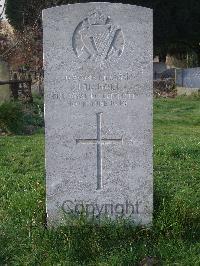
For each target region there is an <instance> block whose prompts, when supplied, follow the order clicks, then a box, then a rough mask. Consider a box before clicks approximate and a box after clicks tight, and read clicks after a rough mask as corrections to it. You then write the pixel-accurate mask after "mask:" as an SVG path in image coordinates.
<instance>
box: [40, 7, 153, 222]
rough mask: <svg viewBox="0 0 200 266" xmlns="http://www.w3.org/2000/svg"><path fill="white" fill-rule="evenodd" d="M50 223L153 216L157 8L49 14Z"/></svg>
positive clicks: (139, 219) (46, 60)
mask: <svg viewBox="0 0 200 266" xmlns="http://www.w3.org/2000/svg"><path fill="white" fill-rule="evenodd" d="M43 26H44V64H45V121H46V184H47V215H48V224H49V225H52V224H54V223H57V222H59V223H60V222H62V220H63V217H64V215H63V214H64V213H65V214H66V213H71V212H75V213H79V212H80V211H82V210H84V211H86V214H88V215H89V216H95V217H98V218H100V219H101V218H102V219H103V218H104V217H105V216H109V217H112V218H114V219H115V218H117V217H121V216H123V217H127V218H130V219H131V220H134V221H135V222H136V223H142V224H147V223H149V222H151V220H152V208H153V202H152V197H153V182H152V83H153V82H152V77H153V74H152V73H153V67H152V65H153V63H152V62H153V55H152V10H150V9H147V8H143V7H138V6H131V5H123V4H111V3H86V4H75V5H66V6H61V7H55V8H51V9H46V10H44V12H43Z"/></svg>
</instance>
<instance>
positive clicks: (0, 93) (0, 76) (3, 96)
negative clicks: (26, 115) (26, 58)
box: [0, 60, 11, 104]
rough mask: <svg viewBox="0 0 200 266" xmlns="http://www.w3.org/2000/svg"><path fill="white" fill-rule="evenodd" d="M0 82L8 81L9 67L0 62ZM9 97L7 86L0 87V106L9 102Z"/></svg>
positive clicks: (9, 92)
mask: <svg viewBox="0 0 200 266" xmlns="http://www.w3.org/2000/svg"><path fill="white" fill-rule="evenodd" d="M0 80H2V81H6V80H9V67H8V64H7V63H6V62H4V61H1V60H0ZM10 97H11V91H10V86H9V85H1V86H0V104H1V103H3V102H5V101H9V100H10Z"/></svg>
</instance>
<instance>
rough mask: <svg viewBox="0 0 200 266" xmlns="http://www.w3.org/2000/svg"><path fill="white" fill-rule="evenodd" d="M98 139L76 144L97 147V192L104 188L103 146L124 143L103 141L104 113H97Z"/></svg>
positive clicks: (80, 141)
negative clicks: (102, 124)
mask: <svg viewBox="0 0 200 266" xmlns="http://www.w3.org/2000/svg"><path fill="white" fill-rule="evenodd" d="M96 116H97V138H96V139H77V140H76V144H78V143H80V144H96V145H97V190H99V189H101V188H102V145H108V144H112V143H121V144H122V142H123V139H122V138H119V139H103V138H102V134H101V123H102V112H100V113H97V114H96Z"/></svg>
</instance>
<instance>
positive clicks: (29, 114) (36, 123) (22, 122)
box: [0, 98, 44, 134]
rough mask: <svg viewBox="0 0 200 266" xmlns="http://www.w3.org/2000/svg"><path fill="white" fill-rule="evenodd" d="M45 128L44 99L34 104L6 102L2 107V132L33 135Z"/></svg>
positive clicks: (0, 117) (0, 125)
mask: <svg viewBox="0 0 200 266" xmlns="http://www.w3.org/2000/svg"><path fill="white" fill-rule="evenodd" d="M43 126H44V107H43V99H42V98H40V99H39V98H34V102H33V103H32V104H30V103H29V104H23V103H21V102H5V103H3V104H2V105H0V131H3V132H5V133H14V134H32V133H34V132H35V131H36V130H37V129H38V128H41V127H43Z"/></svg>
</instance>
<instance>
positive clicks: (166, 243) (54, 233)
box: [0, 97, 200, 266]
mask: <svg viewBox="0 0 200 266" xmlns="http://www.w3.org/2000/svg"><path fill="white" fill-rule="evenodd" d="M199 176H200V99H198V98H184V97H182V98H177V99H157V100H155V102H154V221H153V226H152V228H134V227H132V226H130V225H128V224H124V225H123V224H115V225H110V226H107V227H99V226H97V225H92V224H87V223H84V221H79V222H77V226H75V227H69V226H68V227H67V226H66V227H61V228H58V229H57V230H47V229H45V228H44V221H45V189H44V134H43V133H42V132H41V133H38V134H35V135H33V136H5V137H0V181H1V187H0V265H70V266H71V265H72V266H73V265H92V266H93V265H102V266H106V265H116V266H117V265H125V266H126V265H145V264H140V262H141V261H143V260H144V261H145V258H148V257H152V260H151V261H153V263H154V264H153V265H187V266H188V265H200V185H199V182H200V178H199ZM146 265H147V264H146Z"/></svg>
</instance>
